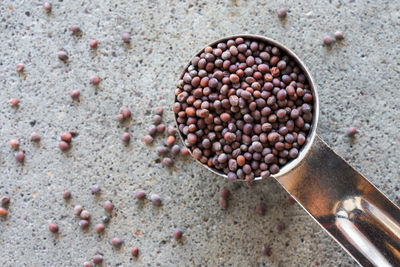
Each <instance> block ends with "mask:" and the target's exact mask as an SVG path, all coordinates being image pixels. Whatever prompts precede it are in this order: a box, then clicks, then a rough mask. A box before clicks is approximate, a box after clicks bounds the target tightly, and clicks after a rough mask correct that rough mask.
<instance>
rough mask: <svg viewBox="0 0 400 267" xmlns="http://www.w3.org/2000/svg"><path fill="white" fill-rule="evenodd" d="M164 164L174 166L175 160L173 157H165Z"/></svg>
mask: <svg viewBox="0 0 400 267" xmlns="http://www.w3.org/2000/svg"><path fill="white" fill-rule="evenodd" d="M163 164H164V166H166V167H172V166H174V161H173V159H171V158H164V159H163Z"/></svg>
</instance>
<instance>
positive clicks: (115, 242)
mask: <svg viewBox="0 0 400 267" xmlns="http://www.w3.org/2000/svg"><path fill="white" fill-rule="evenodd" d="M111 244H112V245H113V246H114V247H116V248H120V247H121V246H122V239H121V238H119V237H114V238H113V239H112V240H111Z"/></svg>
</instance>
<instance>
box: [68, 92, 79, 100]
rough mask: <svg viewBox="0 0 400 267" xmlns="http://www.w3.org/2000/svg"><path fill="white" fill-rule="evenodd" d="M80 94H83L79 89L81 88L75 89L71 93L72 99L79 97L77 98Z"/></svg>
mask: <svg viewBox="0 0 400 267" xmlns="http://www.w3.org/2000/svg"><path fill="white" fill-rule="evenodd" d="M80 94H81V91H79V90H73V91H72V92H71V93H70V96H71V98H72V99H77V98H78V97H79V95H80Z"/></svg>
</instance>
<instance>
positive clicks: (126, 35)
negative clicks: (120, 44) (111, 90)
mask: <svg viewBox="0 0 400 267" xmlns="http://www.w3.org/2000/svg"><path fill="white" fill-rule="evenodd" d="M121 38H122V41H124V42H125V43H129V42H130V41H131V35H130V34H129V33H127V32H124V33H122V36H121Z"/></svg>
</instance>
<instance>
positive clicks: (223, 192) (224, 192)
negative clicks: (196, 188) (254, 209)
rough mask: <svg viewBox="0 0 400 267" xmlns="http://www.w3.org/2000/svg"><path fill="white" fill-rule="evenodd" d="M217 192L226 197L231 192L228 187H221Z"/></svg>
mask: <svg viewBox="0 0 400 267" xmlns="http://www.w3.org/2000/svg"><path fill="white" fill-rule="evenodd" d="M219 194H220V195H221V197H222V198H224V199H228V197H229V195H230V194H231V192H230V191H229V190H228V189H226V188H223V189H222V190H221V191H220V192H219Z"/></svg>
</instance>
